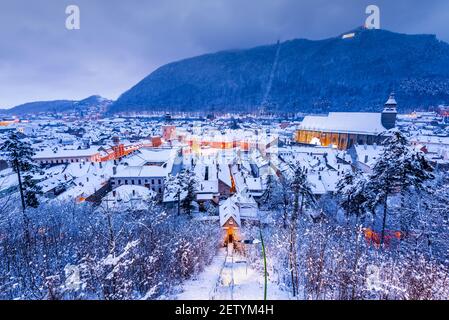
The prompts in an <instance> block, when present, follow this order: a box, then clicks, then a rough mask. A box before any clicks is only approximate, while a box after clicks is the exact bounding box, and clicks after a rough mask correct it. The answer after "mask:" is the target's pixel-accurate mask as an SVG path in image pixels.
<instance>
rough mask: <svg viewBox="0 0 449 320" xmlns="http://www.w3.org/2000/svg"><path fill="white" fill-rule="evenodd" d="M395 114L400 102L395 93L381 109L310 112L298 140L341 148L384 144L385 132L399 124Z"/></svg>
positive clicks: (301, 126) (298, 132)
mask: <svg viewBox="0 0 449 320" xmlns="http://www.w3.org/2000/svg"><path fill="white" fill-rule="evenodd" d="M396 117H397V102H396V99H395V95H394V93H392V94H391V95H390V97H389V98H388V101H387V102H386V103H385V106H384V110H383V111H382V112H381V113H367V112H331V113H329V115H328V116H307V117H305V118H304V120H303V121H302V123H301V125H300V126H299V128H298V130H297V131H296V134H295V141H296V142H297V143H301V144H311V145H318V146H325V147H328V146H332V147H334V148H337V149H340V150H347V149H349V148H351V147H352V146H353V145H356V144H359V145H374V144H381V143H382V140H383V138H382V134H383V133H384V132H386V131H388V130H390V129H393V128H394V127H396Z"/></svg>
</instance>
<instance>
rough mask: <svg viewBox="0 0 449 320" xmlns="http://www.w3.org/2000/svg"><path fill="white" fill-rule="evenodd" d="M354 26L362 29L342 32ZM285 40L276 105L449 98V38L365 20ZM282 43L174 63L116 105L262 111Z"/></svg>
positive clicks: (271, 106)
mask: <svg viewBox="0 0 449 320" xmlns="http://www.w3.org/2000/svg"><path fill="white" fill-rule="evenodd" d="M350 33H355V37H353V38H348V39H342V36H343V35H345V34H350ZM279 46H280V53H279V60H278V62H277V66H278V67H277V68H276V70H275V73H274V76H273V77H272V78H273V79H272V87H271V90H270V93H269V95H268V96H269V101H268V102H267V106H266V109H268V110H270V111H274V112H306V113H308V112H315V113H316V112H329V111H378V110H380V108H381V107H382V104H383V102H384V100H385V99H386V98H387V96H388V94H389V93H390V92H391V91H395V92H396V94H397V97H398V100H399V103H400V104H401V105H402V106H403V107H404V109H409V110H411V109H415V108H425V107H428V106H431V105H437V104H442V103H449V45H448V44H447V43H445V42H443V41H440V40H438V39H437V38H436V36H435V35H429V34H423V35H408V34H400V33H394V32H390V31H386V30H366V29H363V28H358V29H355V30H352V31H349V32H346V33H342V34H340V35H339V36H336V37H331V38H328V39H322V40H308V39H293V40H288V41H284V42H282V43H280V44H279ZM277 49H278V48H277V45H264V46H258V47H255V48H250V49H233V50H225V51H219V52H216V53H210V54H204V55H200V56H196V57H192V58H187V59H182V60H179V61H175V62H172V63H169V64H167V65H164V66H162V67H160V68H158V69H157V70H155V71H154V72H152V73H151V74H149V75H148V76H147V77H145V78H144V79H143V80H142V81H140V82H139V83H137V84H136V85H135V86H133V87H132V88H131V89H129V90H128V91H126V92H124V93H123V94H122V95H121V96H120V97H119V98H118V100H117V101H116V102H114V103H113V104H112V106H111V108H110V110H109V112H110V113H123V112H139V111H195V112H196V111H202V112H223V111H225V110H226V111H229V112H254V111H257V110H258V109H259V108H260V105H261V104H262V102H263V100H264V99H263V96H264V91H266V87H267V86H268V82H269V79H270V74H271V69H272V66H273V63H274V57H275V56H276V51H277Z"/></svg>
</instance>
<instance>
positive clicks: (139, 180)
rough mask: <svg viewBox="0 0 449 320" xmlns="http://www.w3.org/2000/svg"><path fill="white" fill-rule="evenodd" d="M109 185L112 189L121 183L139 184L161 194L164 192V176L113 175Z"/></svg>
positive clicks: (121, 184)
mask: <svg viewBox="0 0 449 320" xmlns="http://www.w3.org/2000/svg"><path fill="white" fill-rule="evenodd" d="M111 185H112V188H113V189H115V188H117V187H119V186H123V185H135V186H141V187H146V188H148V189H151V190H153V191H154V192H156V193H158V194H162V193H163V192H164V185H165V177H124V178H123V177H120V178H118V177H113V178H111Z"/></svg>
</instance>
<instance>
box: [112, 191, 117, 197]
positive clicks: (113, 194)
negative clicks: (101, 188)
mask: <svg viewBox="0 0 449 320" xmlns="http://www.w3.org/2000/svg"><path fill="white" fill-rule="evenodd" d="M112 196H113V197H114V198H115V197H117V191H115V190H114V191H112Z"/></svg>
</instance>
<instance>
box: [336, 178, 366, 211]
mask: <svg viewBox="0 0 449 320" xmlns="http://www.w3.org/2000/svg"><path fill="white" fill-rule="evenodd" d="M367 182H368V181H367V179H366V178H365V176H364V175H363V174H362V172H361V171H360V170H357V169H356V170H355V171H353V172H352V171H351V172H348V173H346V174H345V175H344V176H343V177H342V178H341V179H340V181H339V182H338V184H337V194H338V195H339V198H340V205H341V206H342V208H343V209H344V210H345V212H346V214H347V215H355V216H356V218H357V220H358V219H359V218H360V217H362V216H363V215H364V214H366V213H367V211H369V210H372V208H370V207H369V203H370V201H369V198H368V197H369V194H368V193H367V192H366V188H367Z"/></svg>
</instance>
